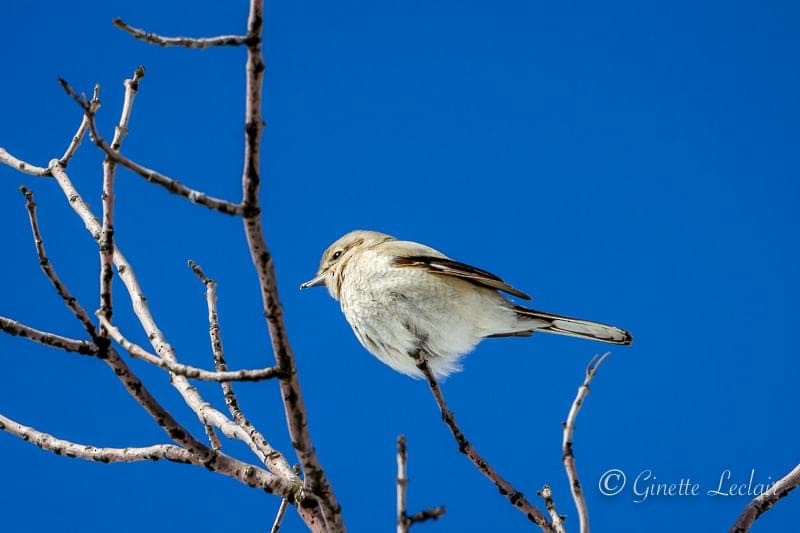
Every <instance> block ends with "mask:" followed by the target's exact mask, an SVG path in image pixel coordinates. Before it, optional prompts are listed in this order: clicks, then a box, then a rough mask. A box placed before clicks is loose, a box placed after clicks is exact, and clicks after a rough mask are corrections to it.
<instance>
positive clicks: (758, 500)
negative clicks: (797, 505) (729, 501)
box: [730, 464, 800, 533]
mask: <svg viewBox="0 0 800 533" xmlns="http://www.w3.org/2000/svg"><path fill="white" fill-rule="evenodd" d="M798 486H800V464H799V465H797V466H795V467H794V468H793V469H792V470H791V471H789V473H788V474H786V475H785V476H783V477H782V478H781V479H779V480H778V481H776V482H775V484H774V485H773V486H772V487H770V488H769V489H767V490H766V491H764V492H762V493H761V494H759V495H758V496H756V497H755V498H753V499H752V500H751V501H750V503H748V504H747V507H745V508H744V510H743V511H742V513H741V514H740V515H739V517H738V518H737V519H736V522H734V524H733V526H732V527H731V529H730V533H747V532H748V531H750V528H751V527H752V526H753V522H755V521H756V520H758V517H759V516H761V515H762V514H764V513H765V512H767V511H768V510H769V509H771V508H772V506H773V505H775V504H776V503H778V502H779V501H780V500H781V499H782V498H784V497H786V495H788V494H789V493H790V492H792V491H793V490H794V489H796V488H797V487H798Z"/></svg>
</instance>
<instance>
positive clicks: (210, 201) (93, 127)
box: [0, 78, 243, 216]
mask: <svg viewBox="0 0 800 533" xmlns="http://www.w3.org/2000/svg"><path fill="white" fill-rule="evenodd" d="M58 81H59V83H61V87H62V88H63V89H64V91H66V93H67V94H68V95H69V96H70V97H72V99H73V100H75V102H76V103H77V104H78V105H79V106H80V107H81V108H82V109H83V111H84V113H85V116H86V118H87V121H88V123H89V130H90V131H91V132H92V140H93V141H94V144H95V145H97V146H98V147H99V148H100V149H101V150H102V151H103V152H105V154H106V156H107V157H108V158H110V159H111V160H113V161H114V162H116V163H118V164H120V165H122V166H123V167H125V168H127V169H128V170H130V171H132V172H134V173H136V174H139V175H140V176H142V177H143V178H144V179H146V180H147V181H149V182H151V183H155V184H156V185H160V186H162V187H163V188H165V189H167V190H168V191H169V192H171V193H173V194H177V195H178V196H183V197H184V198H186V199H188V200H189V201H190V202H192V203H195V204H198V205H202V206H205V207H208V208H209V209H214V210H216V211H219V212H220V213H224V214H226V215H237V216H238V215H241V214H242V211H243V210H242V206H240V205H239V204H235V203H233V202H229V201H227V200H221V199H219V198H214V197H213V196H209V195H207V194H206V193H204V192H201V191H198V190H196V189H191V188H189V187H187V186H185V185H183V184H182V183H180V182H179V181H177V180H175V179H173V178H170V177H168V176H165V175H163V174H160V173H158V172H156V171H155V170H152V169H149V168H147V167H145V166H142V165H140V164H139V163H136V162H135V161H132V160H131V159H128V158H127V157H125V156H124V155H122V154H121V153H119V151H117V150H115V149H114V148H113V147H112V145H110V144H108V142H106V141H105V140H104V139H103V137H102V136H101V135H100V133H99V132H98V131H97V124H96V122H95V119H94V117H95V111H94V110H93V109H92V107H91V105H90V104H89V102H87V101H86V98H85V97H83V96H82V95H78V93H77V92H76V91H75V89H73V88H72V86H71V85H70V84H69V83H68V82H67V81H66V80H65V79H63V78H59V80H58ZM0 155H1V154H0ZM62 166H63V165H62Z"/></svg>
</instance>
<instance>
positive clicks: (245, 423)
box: [189, 260, 296, 475]
mask: <svg viewBox="0 0 800 533" xmlns="http://www.w3.org/2000/svg"><path fill="white" fill-rule="evenodd" d="M189 267H190V268H191V269H192V271H193V272H194V273H195V275H197V277H198V278H199V279H200V281H201V282H203V285H204V286H205V288H206V305H207V306H208V334H209V337H210V339H211V350H212V352H213V353H214V367H215V368H216V369H217V373H222V374H226V373H228V365H227V363H226V362H225V351H224V350H223V347H222V336H221V335H220V327H219V314H218V313H217V284H216V282H215V281H214V280H213V279H211V278H209V277H208V276H206V274H205V272H203V269H202V268H200V265H198V264H197V263H195V262H194V261H191V260H190V261H189ZM277 374H278V373H277V371H276V375H277ZM221 387H222V393H223V395H224V397H225V405H226V406H227V407H228V411H229V412H230V414H231V416H232V417H233V420H234V421H235V422H236V423H237V424H238V425H239V427H241V428H242V429H243V430H244V431H246V432H247V434H248V435H250V439H251V440H252V442H253V445H254V446H255V447H256V448H258V449H259V450H260V451H261V453H262V454H263V456H264V457H265V458H266V464H267V466H268V467H269V468H270V470H272V471H273V472H283V471H284V468H286V466H288V464H289V463H288V461H286V458H285V457H284V456H283V454H281V453H280V452H279V451H277V450H276V449H275V448H273V447H272V445H270V444H269V442H268V441H267V439H266V438H265V437H264V435H262V434H261V432H259V431H258V430H257V429H256V427H255V426H254V425H253V424H252V423H250V421H249V420H248V419H247V417H245V416H244V413H243V412H242V410H241V408H240V407H239V400H238V399H237V398H236V393H235V392H234V390H233V385H232V384H231V383H230V382H226V381H223V382H222V383H221ZM292 472H293V473H294V469H292ZM295 475H296V473H295Z"/></svg>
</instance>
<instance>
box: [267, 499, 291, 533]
mask: <svg viewBox="0 0 800 533" xmlns="http://www.w3.org/2000/svg"><path fill="white" fill-rule="evenodd" d="M288 506H289V500H287V499H286V498H283V499H281V503H280V505H278V512H277V513H276V514H275V520H274V521H273V522H272V528H271V529H270V533H278V531H280V529H281V523H282V522H283V516H284V515H285V514H286V508H287V507H288Z"/></svg>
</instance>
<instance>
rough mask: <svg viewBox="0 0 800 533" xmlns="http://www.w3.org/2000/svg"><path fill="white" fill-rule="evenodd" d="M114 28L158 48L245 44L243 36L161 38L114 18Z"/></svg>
mask: <svg viewBox="0 0 800 533" xmlns="http://www.w3.org/2000/svg"><path fill="white" fill-rule="evenodd" d="M113 24H114V26H116V27H117V28H119V29H121V30H122V31H124V32H126V33H129V34H130V35H132V36H133V37H134V38H136V39H139V40H140V41H144V42H146V43H150V44H157V45H159V46H183V47H185V48H211V47H214V46H241V45H243V44H246V43H247V36H244V35H220V36H217V37H163V36H161V35H157V34H155V33H150V32H147V31H145V30H141V29H139V28H134V27H133V26H131V25H129V24H128V23H127V22H125V21H124V20H122V19H121V18H115V19H114V21H113Z"/></svg>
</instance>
